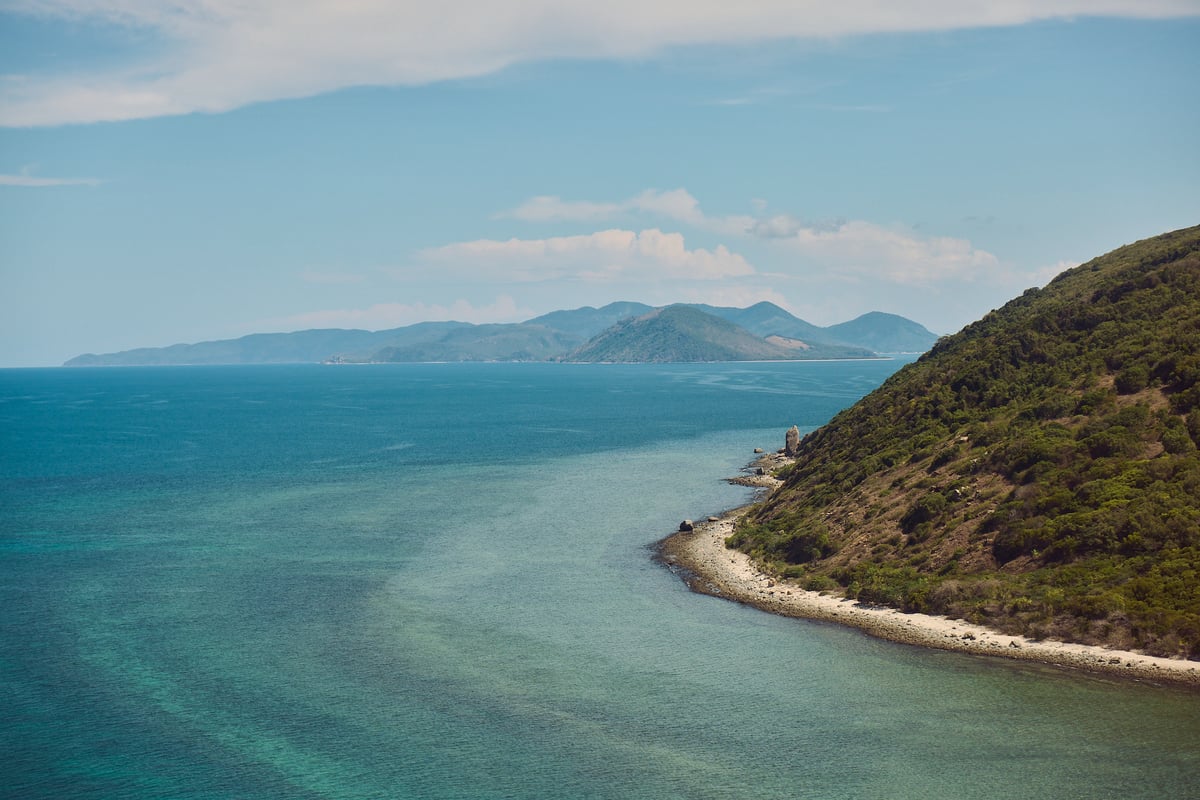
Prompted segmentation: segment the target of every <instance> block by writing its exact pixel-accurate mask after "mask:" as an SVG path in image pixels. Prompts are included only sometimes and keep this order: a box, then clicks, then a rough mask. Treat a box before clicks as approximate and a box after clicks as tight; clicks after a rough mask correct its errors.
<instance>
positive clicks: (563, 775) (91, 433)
mask: <svg viewBox="0 0 1200 800" xmlns="http://www.w3.org/2000/svg"><path fill="white" fill-rule="evenodd" d="M910 360H911V357H908V358H904V357H902V358H897V359H891V360H879V361H849V362H795V363H738V364H703V365H694V364H693V365H681V364H677V365H577V364H422V365H401V364H395V365H361V366H349V365H345V366H321V365H295V366H236V367H232V366H231V367H147V368H104V369H81V368H77V369H38V370H2V371H0V484H2V485H0V704H2V705H0V796H3V797H5V798H30V799H32V798H55V800H61V799H62V798H104V799H105V800H117V799H120V798H138V799H141V798H195V799H196V800H199V799H200V798H205V799H208V798H214V799H216V798H222V799H224V798H228V799H230V800H232V799H233V798H301V799H302V798H431V799H434V798H447V799H449V798H462V799H464V800H488V799H490V798H496V799H497V800H499V798H505V799H507V800H518V799H525V798H529V799H530V800H533V799H534V798H536V799H537V800H547V799H548V798H581V799H582V798H597V799H600V798H613V799H614V800H615V799H616V798H622V799H624V798H697V799H700V798H705V799H709V798H711V800H724V799H726V798H728V799H730V800H732V799H740V798H754V799H755V800H766V799H768V798H789V799H794V798H813V799H814V800H816V799H818V798H820V799H825V798H830V799H835V800H846V799H848V798H851V799H852V798H881V799H882V798H921V799H922V800H930V799H933V800H937V799H938V798H947V799H950V798H953V799H954V800H964V799H966V798H988V800H997V799H998V798H1020V800H1028V798H1080V799H1081V800H1082V799H1083V798H1088V800H1092V799H1093V798H1154V799H1155V800H1161V798H1188V797H1191V798H1196V797H1200V694H1198V693H1196V692H1192V691H1187V690H1184V689H1178V688H1171V687H1166V686H1155V685H1151V684H1145V683H1136V682H1125V681H1120V680H1117V679H1114V678H1106V677H1098V676H1093V675H1088V674H1082V673H1075V672H1068V671H1065V670H1060V669H1056V668H1051V667H1047V666H1042V665H1036V664H1028V663H1020V662H1010V661H1007V660H1003V659H991V658H986V657H977V656H969V655H964V654H958V653H949V652H940V651H935V650H925V649H919V648H914V647H910V646H905V645H900V644H894V643H889V642H884V641H879V640H876V639H873V638H870V637H868V636H866V635H864V634H862V633H860V632H858V631H855V630H850V629H844V628H841V627H837V626H833V625H828V624H822V623H814V622H807V621H802V620H795V619H785V618H780V617H775V616H772V615H769V614H766V613H763V612H760V611H757V610H755V609H753V608H749V607H745V606H742V605H738V604H736V603H733V602H728V601H725V600H723V599H720V598H715V597H709V596H705V595H700V594H694V593H692V592H691V591H689V590H688V588H687V586H686V585H685V584H684V582H683V580H681V578H680V576H678V575H676V574H674V573H673V572H671V570H670V569H668V568H667V567H665V566H664V565H662V564H661V563H659V562H657V561H656V560H655V559H654V553H655V543H656V542H658V541H659V540H661V539H662V538H663V537H664V536H666V535H668V534H669V533H670V532H672V531H673V530H674V529H675V528H676V527H677V526H678V524H679V522H680V520H682V519H684V518H697V517H699V518H703V517H704V516H706V515H709V514H714V513H717V512H720V511H722V510H725V509H728V508H731V507H734V506H738V505H741V504H744V503H746V502H748V501H750V500H751V499H753V494H752V492H753V490H751V489H747V488H744V487H740V486H734V485H730V484H729V483H727V482H726V481H725V479H726V478H728V477H731V476H736V475H738V474H740V472H741V470H743V469H744V468H745V467H746V465H747V464H748V463H749V462H750V461H751V460H752V459H753V457H754V456H753V450H754V448H756V447H761V448H765V449H775V448H778V447H780V446H782V444H783V439H784V433H785V431H786V429H787V428H788V427H790V426H791V425H793V424H795V425H799V426H800V428H801V429H802V430H811V429H813V428H815V427H817V426H819V425H821V424H822V423H824V422H826V421H827V420H828V419H830V418H831V417H832V416H833V415H834V414H836V413H837V412H838V411H839V410H840V409H842V408H844V407H846V406H848V405H850V404H852V403H853V402H854V401H855V400H856V399H857V398H859V397H860V396H862V395H863V394H865V393H867V392H869V391H870V390H872V389H873V388H875V387H876V386H878V385H879V384H880V383H881V382H883V381H884V380H886V379H887V378H888V376H889V375H890V374H892V373H893V372H894V371H895V370H896V369H898V368H900V367H902V366H903V365H904V364H905V363H906V362H907V361H910Z"/></svg>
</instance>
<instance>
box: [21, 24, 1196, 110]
mask: <svg viewBox="0 0 1200 800" xmlns="http://www.w3.org/2000/svg"><path fill="white" fill-rule="evenodd" d="M5 10H6V13H10V14H12V13H20V14H29V15H35V16H38V17H42V18H58V19H63V20H67V21H69V22H70V23H72V24H74V25H77V26H78V25H84V24H88V23H91V24H95V25H97V26H102V25H108V26H111V25H120V26H126V27H129V28H132V29H136V30H138V32H139V36H142V37H146V36H150V37H157V38H158V39H159V40H161V42H160V44H161V46H159V47H157V48H155V52H157V53H158V54H159V55H156V56H146V57H143V60H141V61H139V62H136V63H128V64H123V65H121V66H120V67H119V68H112V67H106V68H105V69H99V68H96V67H93V68H91V69H86V70H84V71H80V72H78V73H75V74H67V75H63V74H57V73H54V74H21V75H9V76H5V79H4V80H3V81H2V82H0V84H2V86H0V125H5V126H31V125H59V124H66V123H81V122H98V121H103V120H126V119H137V118H144V117H154V116H162V115H167V114H183V113H189V112H195V111H208V112H216V111H226V110H229V109H233V108H237V107H239V106H243V105H246V104H249V103H254V102H260V101H265V100H276V99H281V98H295V97H306V96H310V95H314V94H319V93H321V92H327V91H331V90H335V89H340V88H344V87H348V86H369V85H420V84H427V83H430V82H434V81H440V80H447V79H454V78H463V77H470V76H478V75H484V74H488V73H491V72H495V71H497V70H499V69H502V68H504V67H506V66H509V65H512V64H516V63H521V62H529V61H536V60H544V59H551V58H591V59H598V58H599V59H603V58H615V59H622V58H633V57H646V56H649V55H654V54H656V53H659V52H662V51H663V50H665V49H666V48H670V47H675V46H681V45H698V44H722V43H745V42H751V41H757V40H767V39H785V38H813V37H818V38H820V37H838V36H849V35H857V34H870V33H887V32H907V31H933V30H951V29H957V28H967V27H981V26H1000V25H1019V24H1023V23H1026V22H1030V21H1034V20H1044V19H1053V18H1070V17H1075V16H1082V15H1114V16H1129V17H1147V18H1161V17H1171V16H1182V15H1195V14H1197V13H1200V7H1198V5H1197V2H1196V0H1043V2H1039V3H1029V2H1000V0H928V1H927V2H924V3H921V4H920V5H919V6H914V5H913V4H897V3H895V2H892V0H843V1H842V2H839V3H828V2H824V0H747V1H746V2H744V3H729V2H718V1H717V0H692V2H686V3H685V2H682V0H666V1H664V2H654V3H647V2H643V0H611V1H610V2H607V3H583V2H575V3H570V4H568V3H564V2H562V0H510V2H504V3H495V2H485V0H447V1H446V2H441V3H416V2H405V3H397V2H393V0H357V1H356V2H353V3H347V2H335V1H334V0H192V2H177V3H163V2H161V0H9V2H7V3H6V6H5Z"/></svg>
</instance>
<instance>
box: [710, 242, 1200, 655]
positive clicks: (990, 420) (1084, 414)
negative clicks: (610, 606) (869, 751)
mask: <svg viewBox="0 0 1200 800" xmlns="http://www.w3.org/2000/svg"><path fill="white" fill-rule="evenodd" d="M1197 443H1200V227H1196V228H1189V229H1185V230H1180V231H1176V232H1174V233H1169V234H1165V235H1163V236H1159V237H1156V238H1153V239H1148V240H1146V241H1142V242H1138V243H1136V244H1133V245H1129V246H1126V247H1122V248H1120V249H1118V250H1115V251H1113V252H1112V253H1109V254H1108V255H1105V256H1103V257H1101V258H1097V259H1095V260H1093V261H1091V262H1088V263H1086V264H1083V265H1082V266H1080V267H1077V268H1075V269H1072V270H1069V271H1067V272H1065V273H1063V274H1061V275H1059V276H1058V277H1057V278H1055V280H1054V281H1052V282H1051V283H1050V284H1049V285H1048V286H1047V287H1045V288H1044V289H1040V290H1038V289H1031V290H1029V291H1028V292H1026V293H1025V294H1024V295H1022V296H1021V297H1019V298H1017V299H1015V300H1013V301H1012V302H1010V303H1008V304H1007V305H1005V306H1004V307H1003V308H1001V309H999V310H997V311H994V312H992V313H990V314H988V315H987V316H986V317H984V318H983V319H982V320H980V321H978V322H976V323H974V324H972V325H970V326H968V327H967V328H965V329H964V330H962V331H961V332H960V333H958V334H956V335H954V336H950V337H946V338H944V339H942V340H940V341H939V342H938V344H937V345H936V346H935V347H934V348H933V349H932V350H931V351H929V352H928V353H926V354H925V355H924V356H922V357H921V358H920V359H919V360H918V361H916V362H915V363H913V364H911V365H909V366H907V367H905V368H904V369H902V370H901V371H899V372H898V373H896V374H895V375H894V376H893V377H892V378H890V379H889V380H888V381H887V382H886V383H885V384H884V385H883V386H881V387H880V388H879V389H878V390H876V391H875V392H872V393H871V394H870V395H868V396H867V397H865V398H863V399H862V400H861V401H860V402H859V403H857V404H856V405H855V406H853V407H851V408H849V409H846V410H845V411H843V412H841V413H840V414H838V415H837V416H836V417H834V419H833V420H831V421H830V422H829V424H827V425H826V426H824V427H822V428H820V429H819V430H817V431H815V432H813V433H810V434H809V435H808V436H806V437H805V438H804V439H803V441H802V442H801V446H800V453H799V458H798V460H797V462H796V464H795V465H794V466H793V467H792V468H791V471H790V473H789V474H788V475H787V476H786V481H785V483H784V486H783V487H782V488H781V489H780V490H779V491H777V492H776V493H774V494H773V495H772V496H771V497H770V498H769V499H768V500H767V501H766V502H765V503H764V504H763V505H762V506H761V507H759V508H757V509H756V510H755V511H754V512H752V514H751V515H750V516H749V517H748V518H747V520H746V522H745V523H744V524H743V525H742V526H741V527H740V528H739V529H738V530H737V532H735V534H734V536H733V537H731V539H730V544H731V545H733V546H737V547H740V548H742V549H744V550H746V551H747V552H750V553H751V554H753V555H755V556H757V557H758V558H760V559H761V560H762V561H764V562H766V563H767V564H768V565H769V566H770V567H771V568H773V569H774V570H776V571H778V572H779V573H781V574H783V575H785V576H787V577H792V578H796V579H798V580H799V581H800V582H801V583H802V584H803V585H805V586H806V587H808V588H815V589H833V590H839V589H840V590H842V591H844V592H845V593H846V594H847V595H848V596H851V597H856V598H858V599H859V600H862V601H867V602H873V603H881V604H886V605H891V606H896V607H899V608H904V609H907V610H914V611H923V612H928V613H937V614H945V615H949V616H954V617H963V618H967V619H970V620H971V621H974V622H979V623H983V624H988V625H991V626H992V627H995V628H997V629H1000V630H1003V631H1006V632H1010V633H1022V634H1025V635H1028V636H1032V637H1035V638H1038V637H1049V638H1059V639H1066V640H1072V641H1081V642H1085V643H1098V644H1107V645H1110V646H1116V647H1121V648H1134V649H1139V648H1140V649H1145V650H1146V651H1147V652H1150V653H1152V654H1157V655H1186V656H1188V657H1190V658H1200V456H1198V455H1197Z"/></svg>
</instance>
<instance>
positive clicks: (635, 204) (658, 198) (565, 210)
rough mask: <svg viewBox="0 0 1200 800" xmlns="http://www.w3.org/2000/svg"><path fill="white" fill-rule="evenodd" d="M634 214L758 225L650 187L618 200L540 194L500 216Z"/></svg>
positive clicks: (728, 226) (717, 226)
mask: <svg viewBox="0 0 1200 800" xmlns="http://www.w3.org/2000/svg"><path fill="white" fill-rule="evenodd" d="M635 213H644V214H652V215H655V216H659V217H665V218H666V219H670V220H673V221H675V222H682V223H684V224H687V225H691V226H693V227H696V228H700V229H702V230H707V231H711V232H714V233H723V234H734V235H738V234H743V233H745V232H746V231H747V230H748V229H749V228H751V227H752V226H753V225H754V224H755V220H754V218H753V217H748V216H740V215H733V216H727V217H712V216H709V215H707V214H705V213H704V212H703V211H702V210H701V209H700V201H698V200H697V199H696V198H695V197H693V196H692V194H691V192H689V191H688V190H687V189H670V190H667V191H660V190H658V189H647V190H645V191H644V192H642V193H640V194H638V195H636V196H634V197H630V198H629V199H627V200H622V201H621V202H619V203H596V202H591V201H587V200H563V199H562V198H561V197H558V196H555V195H540V196H538V197H533V198H531V199H529V200H526V201H525V202H524V203H522V204H521V205H519V206H517V207H516V208H514V209H513V210H511V211H506V212H503V213H502V214H500V215H499V216H501V217H512V218H514V219H520V220H524V221H526V222H562V221H572V222H593V221H598V220H606V219H613V218H614V217H619V216H622V215H629V214H635Z"/></svg>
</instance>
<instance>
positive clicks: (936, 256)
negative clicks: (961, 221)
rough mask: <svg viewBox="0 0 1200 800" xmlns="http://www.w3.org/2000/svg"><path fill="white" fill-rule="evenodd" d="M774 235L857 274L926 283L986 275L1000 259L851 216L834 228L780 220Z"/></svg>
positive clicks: (792, 248)
mask: <svg viewBox="0 0 1200 800" xmlns="http://www.w3.org/2000/svg"><path fill="white" fill-rule="evenodd" d="M778 231H779V232H780V233H781V234H782V235H780V236H777V237H776V238H774V239H773V241H774V242H775V243H776V246H777V247H781V248H784V249H785V251H786V252H788V253H793V254H798V255H802V256H804V257H805V259H806V260H807V261H810V262H812V263H814V264H818V265H821V266H822V267H826V268H829V269H830V270H840V271H844V272H846V273H849V274H851V275H854V276H860V277H867V278H876V279H880V278H881V279H883V280H886V281H888V282H891V283H898V284H909V285H918V286H919V285H928V284H931V283H935V282H939V281H944V280H947V279H950V278H965V279H968V280H970V279H974V278H978V277H983V276H985V275H986V274H987V272H988V271H989V270H994V269H996V268H997V267H998V266H999V260H998V259H997V258H996V257H995V256H994V255H992V254H991V253H989V252H987V251H986V250H981V249H979V248H977V247H975V246H974V245H972V244H971V242H969V241H968V240H966V239H955V238H952V237H949V236H920V235H918V234H917V233H916V232H914V231H912V230H911V229H909V228H905V227H901V226H895V227H885V226H883V225H876V224H874V223H871V222H864V221H861V220H853V221H850V222H844V223H841V224H838V225H835V226H827V227H815V226H814V227H808V226H803V225H799V224H796V225H795V226H793V227H787V226H785V225H783V223H780V224H779V227H778Z"/></svg>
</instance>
